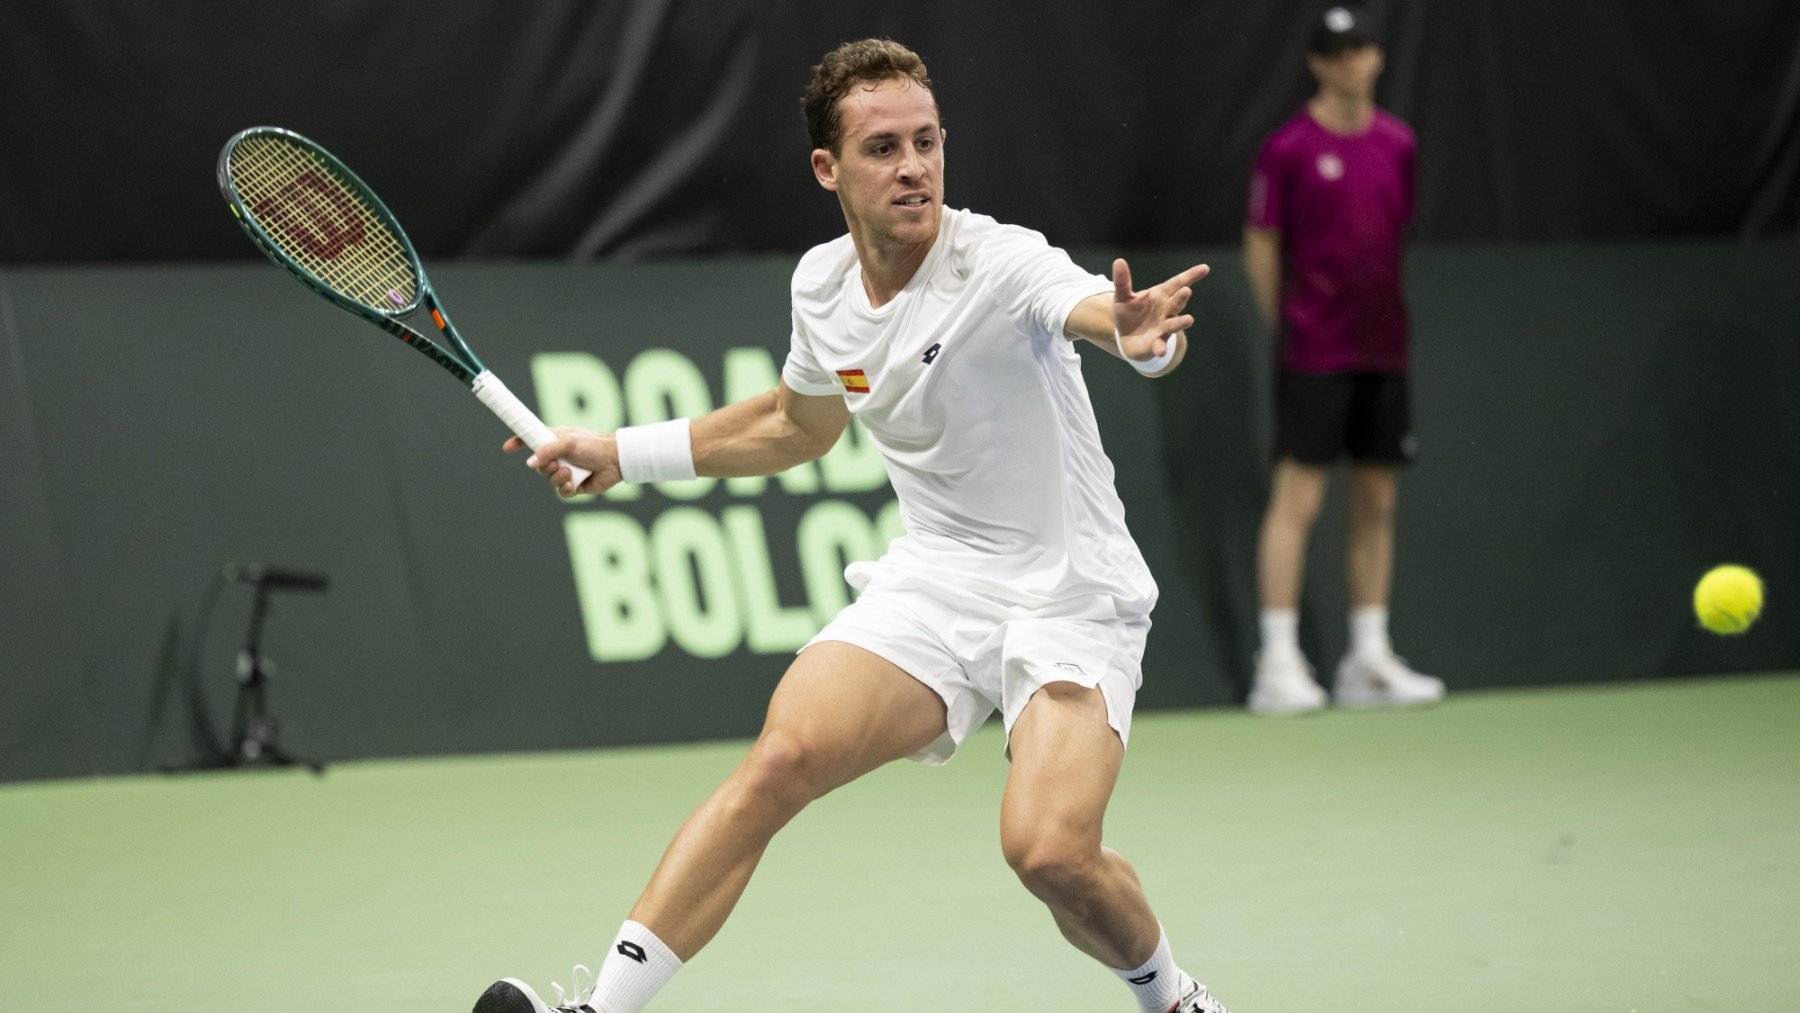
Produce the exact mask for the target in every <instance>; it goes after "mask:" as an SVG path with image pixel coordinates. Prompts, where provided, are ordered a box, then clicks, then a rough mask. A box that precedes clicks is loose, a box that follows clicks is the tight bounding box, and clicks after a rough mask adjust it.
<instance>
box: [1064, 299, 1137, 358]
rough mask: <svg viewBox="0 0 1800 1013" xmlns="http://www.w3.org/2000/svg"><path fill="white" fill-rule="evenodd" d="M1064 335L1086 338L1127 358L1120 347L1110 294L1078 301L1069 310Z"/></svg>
mask: <svg viewBox="0 0 1800 1013" xmlns="http://www.w3.org/2000/svg"><path fill="white" fill-rule="evenodd" d="M1063 335H1064V336H1065V337H1068V338H1083V339H1086V340H1088V341H1091V342H1093V343H1094V344H1096V345H1099V346H1100V347H1101V348H1104V349H1106V350H1107V351H1108V352H1111V353H1112V354H1114V355H1116V356H1118V357H1119V358H1121V359H1123V358H1125V353H1124V352H1123V351H1120V349H1119V332H1118V331H1117V330H1116V329H1114V327H1113V313H1112V297H1111V296H1110V295H1097V296H1089V297H1088V298H1086V299H1083V300H1081V301H1080V302H1078V303H1076V304H1075V308H1074V309H1073V310H1071V311H1069V319H1068V322H1067V323H1065V324H1063Z"/></svg>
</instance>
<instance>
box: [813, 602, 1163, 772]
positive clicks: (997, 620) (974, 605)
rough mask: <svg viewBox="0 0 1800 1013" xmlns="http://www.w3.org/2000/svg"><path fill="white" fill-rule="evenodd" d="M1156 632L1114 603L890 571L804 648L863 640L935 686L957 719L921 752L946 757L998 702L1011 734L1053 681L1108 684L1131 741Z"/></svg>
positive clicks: (1109, 708) (1120, 727)
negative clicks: (1060, 602)
mask: <svg viewBox="0 0 1800 1013" xmlns="http://www.w3.org/2000/svg"><path fill="white" fill-rule="evenodd" d="M859 576H860V575H859ZM1149 632H1150V619H1149V617H1147V616H1135V617H1120V616H1118V615H1117V614H1116V613H1113V611H1112V609H1111V607H1110V605H1109V604H1107V605H1101V604H1098V603H1096V602H1094V601H1087V602H1078V603H1071V605H1070V607H1068V608H1066V609H1061V608H1059V609H1056V610H1054V611H1050V612H1046V611H1044V610H1032V609H1027V608H1022V607H1019V606H1013V605H1007V604H1004V603H1002V602H997V601H994V600H993V599H990V598H986V597H981V596H977V595H974V594H969V593H966V592H959V591H957V590H955V589H954V588H950V587H946V586H944V585H943V584H941V583H937V582H931V581H924V580H919V579H916V578H913V577H910V576H907V575H905V574H901V573H896V572H895V571H894V570H891V569H884V570H883V572H882V573H881V575H880V576H879V577H877V578H876V579H875V580H874V581H873V582H871V583H870V584H868V586H867V587H865V588H864V589H863V592H862V596H861V597H859V598H858V599H857V600H856V601H855V602H853V603H851V604H850V605H849V606H848V607H846V608H845V609H844V610H843V611H842V612H839V613H838V614H837V618H835V619H833V620H832V621H831V622H830V623H829V624H827V625H826V627H825V628H824V629H822V630H820V631H819V635H818V636H816V637H814V638H812V640H810V641H808V642H807V643H806V647H802V648H801V650H802V651H804V650H805V649H806V648H807V647H811V646H812V645H813V644H816V643H819V642H820V641H825V640H835V641H841V642H843V643H846V644H854V645H856V646H857V647H860V648H862V649H863V650H865V651H869V652H870V653H872V654H875V655H878V656H880V657H882V658H885V659H886V660H888V661H891V662H893V663H894V664H895V665H897V666H899V667H900V668H901V669H902V670H903V671H905V672H906V673H907V674H908V675H911V676H912V677H913V678H915V679H917V680H919V681H920V682H922V683H924V684H925V685H926V686H929V687H930V688H931V689H932V690H933V691H935V692H936V693H937V695H938V696H940V697H942V698H943V700H944V709H945V716H946V719H947V721H948V725H949V727H948V728H947V729H946V730H945V732H944V734H943V735H941V736H939V737H938V739H937V740H936V741H935V742H933V743H932V744H931V745H929V746H927V747H925V748H924V749H923V750H920V751H919V752H918V753H915V754H914V755H913V756H912V759H914V760H917V761H919V762H920V763H930V764H940V763H944V762H946V761H948V760H949V759H950V757H951V755H952V754H954V753H955V752H956V748H957V746H959V745H961V744H962V741H963V740H964V739H966V738H968V737H969V736H970V735H971V734H973V733H974V732H975V730H976V729H978V728H980V727H981V725H982V723H983V722H985V721H986V720H987V718H988V715H990V714H992V713H993V712H994V710H995V709H996V708H998V709H999V711H1000V716H1001V719H1002V720H1003V721H1004V722H1005V724H1006V734H1007V736H1008V737H1009V738H1010V737H1011V735H1012V727H1013V723H1014V722H1015V721H1017V720H1018V719H1019V715H1020V714H1021V713H1023V712H1024V710H1025V705H1026V704H1027V703H1029V702H1030V701H1031V697H1032V695H1033V694H1035V693H1036V692H1037V691H1038V690H1039V689H1041V688H1042V687H1043V686H1044V685H1045V684H1047V683H1052V682H1073V683H1076V684H1078V685H1081V686H1087V687H1090V688H1091V687H1095V686H1098V687H1099V689H1100V695H1101V696H1102V697H1103V698H1104V699H1105V700H1106V722H1107V724H1109V725H1111V726H1112V728H1113V730H1114V731H1115V732H1118V733H1119V740H1120V741H1121V742H1128V741H1129V740H1130V736H1131V710H1132V706H1133V705H1134V704H1135V703H1136V701H1137V691H1138V687H1139V686H1140V685H1142V684H1143V667H1142V662H1143V658H1144V639H1145V637H1146V636H1147V635H1148V634H1149Z"/></svg>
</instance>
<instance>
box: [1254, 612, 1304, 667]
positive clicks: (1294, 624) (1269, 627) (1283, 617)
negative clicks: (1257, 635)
mask: <svg viewBox="0 0 1800 1013" xmlns="http://www.w3.org/2000/svg"><path fill="white" fill-rule="evenodd" d="M1262 652H1263V657H1265V658H1284V659H1285V658H1299V657H1300V613H1299V612H1298V611H1296V610H1294V609H1263V613H1262Z"/></svg>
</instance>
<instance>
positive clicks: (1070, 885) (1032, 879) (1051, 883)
mask: <svg viewBox="0 0 1800 1013" xmlns="http://www.w3.org/2000/svg"><path fill="white" fill-rule="evenodd" d="M1001 850H1002V852H1003V853H1004V854H1005V856H1006V864H1007V865H1009V866H1011V867H1012V870H1013V872H1014V873H1015V874H1016V875H1017V876H1018V877H1019V882H1020V883H1023V884H1024V885H1025V889H1027V890H1029V891H1031V893H1032V895H1033V896H1035V897H1037V898H1038V899H1039V900H1042V901H1044V902H1045V903H1047V904H1055V905H1057V906H1059V907H1079V906H1080V905H1081V904H1082V902H1083V900H1084V898H1086V897H1088V896H1089V895H1090V894H1092V892H1093V888H1094V885H1095V883H1096V882H1097V881H1098V878H1099V873H1100V850H1099V849H1098V848H1094V847H1089V846H1087V845H1086V844H1085V843H1080V842H1077V841H1075V840H1072V839H1070V838H1069V837H1067V836H1066V835H1062V834H1057V833H1030V832H1024V833H1018V834H1014V835H1009V836H1008V837H1006V838H1004V839H1003V840H1002V841H1001Z"/></svg>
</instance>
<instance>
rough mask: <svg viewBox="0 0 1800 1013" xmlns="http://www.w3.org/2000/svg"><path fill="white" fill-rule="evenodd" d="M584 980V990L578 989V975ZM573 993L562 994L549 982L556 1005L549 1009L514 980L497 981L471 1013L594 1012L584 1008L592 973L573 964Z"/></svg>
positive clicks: (592, 1008)
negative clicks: (585, 986) (585, 976)
mask: <svg viewBox="0 0 1800 1013" xmlns="http://www.w3.org/2000/svg"><path fill="white" fill-rule="evenodd" d="M583 974H585V975H587V978H588V986H587V989H586V991H583V990H582V988H581V976H582V975H583ZM572 980H573V981H574V983H575V994H574V995H572V996H571V995H564V994H563V990H562V986H561V985H558V984H557V983H556V982H554V981H553V982H551V983H550V987H551V988H554V989H556V1005H554V1006H551V1005H549V1004H548V1003H546V1002H544V1000H542V999H540V998H538V994H537V993H536V992H534V991H532V989H531V986H530V985H527V984H525V983H524V982H522V981H520V980H519V979H517V978H501V979H500V980H499V981H496V982H494V983H493V984H492V985H489V986H488V990H487V991H486V992H483V993H481V998H479V999H477V1000H475V1009H474V1010H473V1013H598V1011H597V1010H595V1009H594V1007H592V1006H589V1005H588V1000H589V999H590V998H592V997H593V994H594V972H592V971H590V970H588V969H587V966H586V965H584V964H576V965H575V975H574V978H573V979H572Z"/></svg>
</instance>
